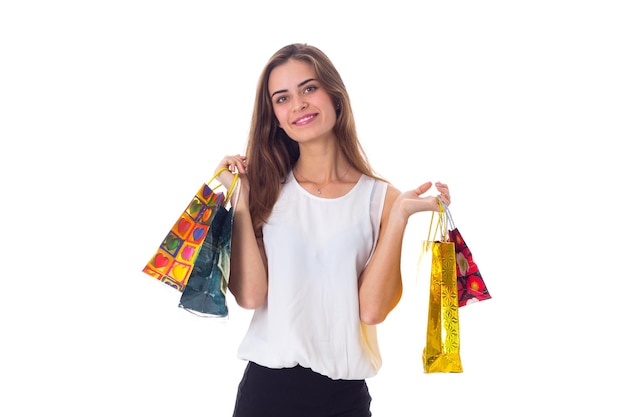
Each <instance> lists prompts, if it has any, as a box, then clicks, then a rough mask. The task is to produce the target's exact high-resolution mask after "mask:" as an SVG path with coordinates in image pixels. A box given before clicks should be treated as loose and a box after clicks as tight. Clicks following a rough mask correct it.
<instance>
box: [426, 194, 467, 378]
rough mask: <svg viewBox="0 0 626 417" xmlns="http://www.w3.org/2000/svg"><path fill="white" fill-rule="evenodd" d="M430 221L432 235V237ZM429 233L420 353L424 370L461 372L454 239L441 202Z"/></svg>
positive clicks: (428, 371)
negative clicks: (426, 296)
mask: <svg viewBox="0 0 626 417" xmlns="http://www.w3.org/2000/svg"><path fill="white" fill-rule="evenodd" d="M435 218H436V223H435ZM433 224H434V225H435V226H434V237H433V238H432V240H431V231H432V230H433ZM428 234H429V236H428V240H427V241H426V249H427V250H430V251H431V253H432V262H431V272H430V297H429V301H428V328H427V331H426V346H425V347H424V352H423V355H422V360H423V363H424V372H425V373H435V372H448V373H449V372H463V366H462V364H461V356H460V348H461V339H460V329H459V300H458V293H457V274H456V257H455V247H454V242H450V241H449V240H448V239H449V236H448V230H447V227H446V217H445V212H444V208H443V205H442V203H440V211H439V213H438V214H435V213H433V217H432V219H431V225H430V230H429V232H428Z"/></svg>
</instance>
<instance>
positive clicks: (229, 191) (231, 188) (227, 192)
mask: <svg viewBox="0 0 626 417" xmlns="http://www.w3.org/2000/svg"><path fill="white" fill-rule="evenodd" d="M227 170H228V168H227V167H222V168H220V169H219V170H217V172H216V173H215V175H213V177H212V178H211V179H210V180H209V182H207V184H208V185H209V187H210V186H211V183H212V182H214V181H215V180H216V179H217V177H219V175H220V174H221V173H222V172H224V171H227ZM238 179H239V173H238V172H235V179H233V183H232V184H231V185H230V188H229V189H228V191H226V198H225V199H224V204H226V202H227V201H228V200H229V199H230V196H231V195H232V193H233V191H234V190H235V186H236V185H237V180H238ZM221 186H222V183H221V182H219V181H218V185H216V186H215V187H214V188H212V189H213V190H216V189H218V188H219V187H221Z"/></svg>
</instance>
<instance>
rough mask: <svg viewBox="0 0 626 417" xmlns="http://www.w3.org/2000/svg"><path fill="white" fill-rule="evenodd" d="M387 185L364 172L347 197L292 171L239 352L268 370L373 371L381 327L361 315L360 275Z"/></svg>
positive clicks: (267, 229) (266, 231) (338, 374)
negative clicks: (319, 190) (262, 285)
mask: <svg viewBox="0 0 626 417" xmlns="http://www.w3.org/2000/svg"><path fill="white" fill-rule="evenodd" d="M386 191H387V184H386V183H385V182H383V181H379V180H375V179H373V178H370V177H368V176H365V175H362V176H361V178H360V179H359V181H358V182H357V184H356V185H355V186H354V187H353V188H352V189H351V190H350V191H349V192H348V193H347V194H345V195H344V196H342V197H339V198H333V199H326V198H320V197H317V196H314V195H312V194H310V193H309V192H307V191H306V190H305V189H304V188H302V187H301V186H300V184H298V182H297V181H296V180H295V178H294V176H293V174H292V173H290V174H289V175H288V176H287V180H286V182H285V184H284V185H283V187H282V190H281V192H280V196H279V198H278V200H277V202H276V204H275V205H274V208H273V210H272V214H271V215H270V217H269V219H268V222H267V224H266V225H264V227H263V240H264V243H265V252H266V254H267V262H268V276H269V281H268V292H267V293H268V296H267V301H266V303H265V305H264V306H262V307H260V308H258V309H257V310H255V312H254V315H253V317H252V320H251V322H250V326H249V328H248V331H247V333H246V335H245V336H244V338H243V341H242V342H241V345H240V347H239V351H238V357H239V358H240V359H244V360H249V361H252V362H255V363H257V364H259V365H262V366H266V367H269V368H286V367H293V366H296V365H298V364H299V365H301V366H303V367H306V368H311V369H312V370H313V371H315V372H317V373H320V374H322V375H326V376H328V377H330V378H332V379H365V378H369V377H372V376H374V375H375V374H376V373H377V372H378V369H379V368H380V366H381V364H382V361H381V355H380V352H379V349H378V341H377V336H376V327H375V326H368V325H365V324H363V323H362V322H361V321H360V318H359V296H358V279H359V276H360V274H361V272H362V271H363V269H364V268H365V266H366V264H367V262H368V261H369V259H370V257H371V255H372V252H373V251H374V247H375V245H376V242H377V240H378V233H379V229H380V221H381V216H382V210H383V204H384V200H385V193H386Z"/></svg>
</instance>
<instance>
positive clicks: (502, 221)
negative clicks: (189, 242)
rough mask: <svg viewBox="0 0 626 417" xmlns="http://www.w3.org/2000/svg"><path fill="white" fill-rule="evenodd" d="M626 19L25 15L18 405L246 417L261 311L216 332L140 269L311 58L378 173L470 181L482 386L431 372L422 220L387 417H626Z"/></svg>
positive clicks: (13, 230) (484, 12)
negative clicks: (253, 320) (481, 284)
mask: <svg viewBox="0 0 626 417" xmlns="http://www.w3.org/2000/svg"><path fill="white" fill-rule="evenodd" d="M621 4H622V2H619V1H602V0H595V1H575V0H571V1H553V0H542V1H533V0H527V1H523V2H522V1H482V0H477V1H462V2H461V1H438V2H434V1H430V2H421V1H418V2H408V1H396V0H389V1H385V2H375V3H374V2H367V1H360V2H356V1H354V2H348V1H316V2H287V1H266V2H257V1H247V2H242V1H233V2H208V1H176V2H174V1H169V2H168V1H138V0H125V1H114V0H109V1H106V2H105V1H54V2H52V1H50V2H44V1H10V2H9V1H6V2H2V4H1V5H0V138H1V141H2V152H1V163H0V174H1V181H2V182H1V184H2V189H1V191H2V201H3V202H2V215H1V219H2V229H0V230H2V239H1V242H2V244H1V247H0V250H1V252H0V253H1V258H0V259H1V261H2V264H3V266H4V267H3V269H2V272H1V275H0V276H1V279H2V290H1V291H0V296H1V298H0V331H1V335H2V342H1V345H0V346H1V347H0V349H1V354H0V382H1V383H2V386H3V388H2V389H1V390H0V414H2V415H3V416H7V417H8V416H11V417H13V416H38V415H63V416H112V415H115V416H173V415H179V416H189V415H194V416H224V417H227V416H230V415H231V412H232V407H233V403H234V398H235V394H236V390H237V384H238V382H239V379H240V377H241V373H242V370H243V367H244V365H245V364H244V363H243V362H242V361H240V360H238V359H237V358H236V350H237V347H238V344H239V341H240V340H241V337H242V336H243V333H244V332H245V329H246V327H247V324H248V320H249V318H250V312H249V311H245V310H242V309H240V308H239V307H237V306H236V305H235V304H234V302H233V301H232V300H231V299H229V306H230V312H231V314H230V317H229V319H228V320H227V321H226V322H215V321H210V320H205V319H201V318H198V317H195V316H193V315H191V314H189V313H187V312H185V311H183V310H181V309H179V308H178V307H177V303H178V297H179V295H180V294H179V293H177V292H176V291H174V290H171V289H170V288H167V287H165V286H164V285H163V284H161V283H160V282H158V281H156V280H153V279H152V278H150V277H148V276H147V275H145V274H143V273H142V272H141V269H142V267H143V266H144V265H145V263H146V262H147V261H148V260H149V258H150V257H151V256H152V254H153V253H154V251H155V250H156V247H157V246H158V244H159V243H160V241H161V239H162V238H163V237H164V236H165V234H166V232H167V231H168V230H169V228H170V227H171V226H172V224H173V222H174V221H175V220H176V218H177V216H178V215H179V214H180V213H181V212H182V210H183V209H184V207H185V205H186V204H187V203H188V201H189V200H190V199H191V196H192V195H193V194H194V193H195V192H196V190H197V189H198V187H199V186H200V184H201V183H202V182H203V181H206V180H208V179H209V178H210V176H211V174H212V172H213V169H214V167H215V166H216V164H217V163H218V162H219V160H220V159H221V158H222V156H223V155H225V154H228V153H238V152H243V150H244V148H245V141H246V138H247V133H248V128H249V124H250V116H251V110H252V104H253V100H254V93H255V88H256V82H257V77H258V75H259V74H260V71H261V69H262V67H263V65H264V64H265V62H266V61H267V59H268V58H269V57H270V55H271V54H272V53H273V52H274V51H276V50H277V49H279V48H280V47H282V46H284V45H285V44H288V43H292V42H306V43H309V44H312V45H315V46H318V47H320V48H321V49H322V50H323V51H325V52H326V53H327V54H328V55H329V57H330V58H331V59H332V60H333V61H334V63H335V64H336V66H337V67H338V69H339V71H340V73H341V74H342V76H343V78H344V81H345V83H346V85H347V87H348V90H349V92H350V94H351V99H352V102H353V108H354V112H355V115H356V120H357V126H358V131H359V134H360V137H361V140H362V143H363V145H364V147H365V149H366V150H367V152H368V154H369V156H370V160H371V162H372V164H373V166H374V168H375V169H376V170H377V171H378V172H380V173H381V174H382V175H383V176H385V177H386V178H388V179H389V180H390V181H391V182H392V183H393V184H394V185H396V186H397V187H399V188H401V189H409V188H413V187H416V186H418V185H419V184H421V183H422V182H424V181H428V180H433V181H435V180H441V181H443V182H446V183H448V184H449V185H450V188H451V191H452V198H453V203H452V205H451V207H450V208H451V211H452V214H453V216H454V220H455V222H456V225H457V226H458V227H459V229H460V230H461V232H462V233H463V235H464V237H465V239H466V240H467V242H468V244H469V246H470V248H471V250H472V252H473V253H474V256H475V261H476V262H477V264H478V266H479V268H480V270H481V272H482V275H483V277H484V279H485V281H486V283H487V287H488V288H489V290H490V292H491V294H492V296H493V299H492V300H489V301H484V302H481V303H478V304H475V305H470V306H467V307H463V308H462V309H461V310H460V323H461V356H462V360H463V366H464V372H463V373H462V374H435V375H427V374H424V373H423V370H422V365H421V352H422V349H423V345H424V338H425V330H426V307H427V306H426V302H427V287H426V285H427V277H424V276H422V273H421V272H420V271H421V270H420V271H418V270H417V259H418V256H419V243H420V242H421V240H422V239H424V238H425V233H426V227H427V224H428V222H429V219H430V215H429V214H422V215H416V216H414V217H413V218H411V222H410V223H409V227H408V229H407V232H406V236H405V246H404V257H403V266H402V267H403V275H404V282H405V295H404V297H403V299H402V301H401V302H400V304H399V306H398V307H397V309H396V310H394V311H393V312H392V313H391V314H390V315H389V317H388V319H387V320H386V321H385V322H384V323H383V324H381V325H380V326H379V340H380V345H381V349H382V353H383V360H384V364H383V368H382V369H381V371H380V373H379V374H378V375H377V376H376V377H374V378H372V379H370V380H369V381H368V384H369V387H370V392H371V394H372V397H373V402H372V411H373V413H374V416H377V417H382V416H386V417H388V416H414V415H438V416H442V417H443V416H455V417H456V416H461V415H464V416H481V417H488V416H502V415H507V416H526V415H533V416H536V415H537V416H544V415H546V416H547V415H567V414H570V413H574V412H576V413H579V414H581V415H597V416H617V415H624V414H623V413H624V411H623V404H622V402H621V401H622V397H623V394H624V391H623V383H622V381H621V378H622V376H623V374H624V372H625V371H626V367H625V364H624V347H623V344H622V340H623V330H624V322H623V312H622V310H623V307H622V306H623V301H622V297H621V293H622V292H623V282H624V278H625V276H624V269H623V268H622V265H621V264H622V262H623V255H622V254H621V252H622V251H621V243H622V240H623V239H622V237H623V236H624V232H625V229H624V226H623V203H622V199H623V196H622V194H623V185H622V184H623V183H622V180H623V178H624V168H623V161H622V159H623V157H622V155H623V151H622V147H623V141H624V139H625V138H626V128H625V116H626V100H625V97H626V82H625V80H626V77H624V74H626V54H625V52H626V42H625V39H626V25H624V21H625V19H626V14H625V12H624V9H623V7H621Z"/></svg>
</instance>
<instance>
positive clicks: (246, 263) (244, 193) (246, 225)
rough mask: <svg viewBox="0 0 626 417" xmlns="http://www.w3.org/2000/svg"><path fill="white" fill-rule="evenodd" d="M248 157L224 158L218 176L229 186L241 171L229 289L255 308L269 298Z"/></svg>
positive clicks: (244, 304)
mask: <svg viewBox="0 0 626 417" xmlns="http://www.w3.org/2000/svg"><path fill="white" fill-rule="evenodd" d="M245 160H246V158H245V157H242V156H240V155H233V156H227V157H225V158H224V159H223V160H222V162H221V163H220V165H219V166H218V167H217V169H220V168H223V167H225V166H226V167H228V168H229V172H228V171H226V172H223V173H222V174H220V176H219V177H218V179H219V180H220V182H221V183H222V184H223V185H224V186H227V187H229V186H230V184H232V181H233V180H234V175H233V174H232V173H233V172H235V170H237V171H238V172H239V185H238V187H239V189H238V190H237V193H236V194H233V200H232V202H233V203H234V210H235V212H234V216H233V234H232V242H231V257H230V279H229V281H228V289H229V290H230V292H231V293H232V294H233V296H234V297H235V300H236V301H237V304H239V305H240V306H241V307H243V308H246V309H255V308H258V307H260V306H262V305H263V304H264V303H265V300H266V297H267V265H266V257H265V251H264V249H263V239H262V238H257V237H256V236H255V233H254V228H253V226H252V218H251V217H250V209H249V204H248V201H249V199H248V197H249V194H250V186H249V183H248V179H247V178H246V174H245V170H246V162H245Z"/></svg>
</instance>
